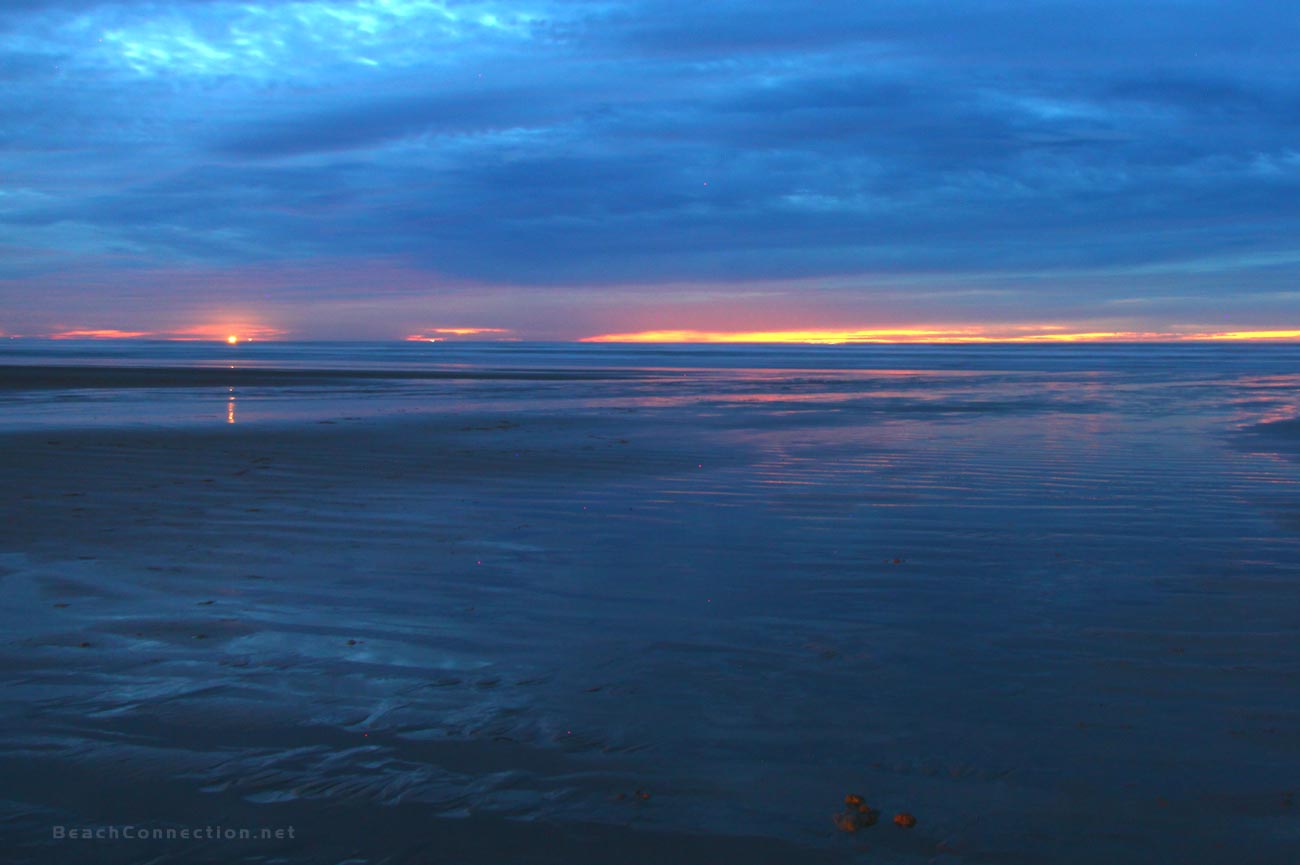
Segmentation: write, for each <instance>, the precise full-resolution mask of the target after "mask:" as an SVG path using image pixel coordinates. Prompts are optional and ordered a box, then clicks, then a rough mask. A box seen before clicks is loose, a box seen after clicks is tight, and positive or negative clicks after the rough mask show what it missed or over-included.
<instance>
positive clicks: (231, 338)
mask: <svg viewBox="0 0 1300 865" xmlns="http://www.w3.org/2000/svg"><path fill="white" fill-rule="evenodd" d="M226 342H228V343H230V344H231V345H234V344H235V343H237V342H239V337H237V336H235V335H234V334H233V333H232V334H231V335H230V336H228V337H226Z"/></svg>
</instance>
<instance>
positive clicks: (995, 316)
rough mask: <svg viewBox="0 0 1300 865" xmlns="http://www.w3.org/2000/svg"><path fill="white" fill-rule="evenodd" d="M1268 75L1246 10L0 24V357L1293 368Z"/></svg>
mask: <svg viewBox="0 0 1300 865" xmlns="http://www.w3.org/2000/svg"><path fill="white" fill-rule="evenodd" d="M1296 45H1300V16H1297V15H1295V14H1291V13H1290V12H1289V11H1288V10H1287V8H1286V5H1285V4H1281V3H1277V2H1268V3H1263V2H1249V0H1245V2H1233V3H1224V2H1221V0H1215V2H1164V0H1148V2H1145V3H1141V4H1134V3H1132V2H1131V0H1124V2H1112V0H1039V2H1033V3H1026V2H1000V0H945V2H938V0H872V2H862V0H853V2H838V0H825V2H818V3H808V2H785V0H745V2H733V0H708V2H701V0H691V2H685V0H661V2H618V0H612V2H578V0H568V2H560V0H539V2H531V0H512V2H501V3H498V2H425V0H318V2H257V0H240V2H225V0H154V2H144V0H104V2H100V0H4V3H3V4H0V118H2V120H0V333H2V334H5V335H9V336H15V335H18V336H39V335H55V334H76V335H97V334H98V335H103V336H114V335H116V336H131V335H135V336H170V337H177V338H204V339H206V338H224V335H225V334H227V333H232V334H233V333H238V334H239V335H241V337H243V338H272V337H278V338H295V339H402V338H407V337H420V338H429V339H473V338H494V339H496V338H508V339H561V340H567V339H591V338H597V339H599V338H613V337H619V338H629V339H631V338H641V339H734V338H742V337H743V336H744V335H746V334H750V335H767V336H771V337H773V338H793V339H797V338H801V337H804V336H809V335H811V336H822V337H826V338H828V339H838V338H847V339H853V338H876V337H879V338H885V339H892V338H900V339H911V338H947V337H953V338H972V339H984V338H1002V337H1016V338H1031V339H1036V338H1069V337H1071V336H1073V335H1076V334H1085V335H1095V336H1098V337H1102V338H1104V337H1105V336H1107V335H1116V334H1118V335H1136V336H1169V335H1191V334H1200V335H1208V336H1214V335H1224V334H1255V333H1258V332H1266V333H1281V334H1287V333H1288V332H1289V333H1290V335H1291V336H1300V283H1298V281H1297V275H1300V52H1297V51H1296ZM891 335H892V336H891ZM927 335H928V336H927ZM1089 338H1091V337H1089Z"/></svg>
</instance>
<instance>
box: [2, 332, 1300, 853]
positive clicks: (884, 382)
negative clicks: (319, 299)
mask: <svg viewBox="0 0 1300 865" xmlns="http://www.w3.org/2000/svg"><path fill="white" fill-rule="evenodd" d="M236 348H238V349H239V350H240V351H241V352H242V353H239V354H234V355H232V354H231V353H230V352H226V351H225V348H224V347H208V346H185V347H179V348H178V347H175V346H165V345H164V346H154V345H146V346H140V345H131V346H127V347H119V346H109V347H104V346H90V347H87V346H68V345H60V346H51V345H35V346H33V345H32V344H30V343H28V344H24V345H22V346H18V345H17V344H10V345H9V346H6V347H5V350H4V351H3V352H0V364H11V366H8V367H3V368H0V429H2V430H4V431H3V432H0V435H2V436H3V439H2V440H0V452H2V453H3V454H4V456H3V458H2V459H0V486H3V487H4V488H5V489H6V490H7V491H8V492H7V493H6V498H5V501H6V508H5V513H4V514H3V517H4V519H3V525H0V586H3V589H4V591H3V593H0V615H2V616H3V621H4V625H5V637H4V639H3V641H2V642H0V679H2V680H3V681H4V684H5V686H6V687H5V689H4V696H3V697H0V720H2V721H3V729H4V731H5V732H4V733H3V734H0V771H2V772H3V774H4V777H5V778H6V786H7V790H6V793H5V795H4V799H5V801H4V802H2V803H0V809H2V810H0V818H2V819H3V823H0V826H3V827H4V829H3V833H4V836H5V838H6V840H7V841H9V842H10V849H15V850H17V851H18V852H17V854H16V855H17V861H31V862H42V863H43V862H67V861H78V862H81V861H85V862H111V863H119V862H120V863H127V862H139V861H151V862H177V863H181V862H205V861H214V862H217V861H220V862H237V861H247V862H273V861H280V862H342V861H357V862H470V863H489V862H493V863H496V862H500V863H514V862H593V863H594V862H607V861H620V862H697V861H698V862H717V861H732V860H737V861H739V860H742V859H743V860H746V861H750V862H769V861H770V862H859V861H861V862H899V863H910V862H929V861H932V860H935V859H936V857H937V859H938V861H940V862H954V863H959V862H970V863H977V862H978V863H985V862H987V863H995V862H996V863H1039V862H1052V863H1055V862H1061V863H1097V862H1117V863H1129V862H1132V863H1147V862H1165V861H1168V862H1180V863H1201V862H1204V863H1219V862H1227V861H1232V862H1242V863H1284V862H1292V861H1295V858H1296V857H1295V855H1294V852H1295V851H1296V850H1298V849H1300V811H1298V810H1297V806H1296V804H1295V784H1296V770H1297V764H1298V761H1300V699H1297V697H1296V694H1297V693H1298V691H1297V684H1300V683H1298V682H1297V678H1298V677H1300V648H1298V646H1300V642H1298V641H1297V636H1300V603H1297V602H1298V601H1300V582H1298V579H1300V422H1297V421H1296V420H1295V418H1297V417H1300V348H1297V347H1287V346H1267V347H1250V348H1242V347H1234V346H1054V347H1027V346H1018V347H1011V348H1006V347H988V346H980V347H905V348H894V347H880V346H876V347H870V346H866V347H848V346H836V347H793V348H787V347H782V348H778V349H768V348H763V349H758V348H749V347H737V348H706V349H701V348H698V347H691V348H686V347H677V348H673V347H663V348H660V347H653V348H624V347H609V346H590V347H582V346H579V347H574V346H536V345H526V344H525V345H515V346H449V345H437V346H427V345H417V346H396V347H389V346H340V345H335V346H285V345H271V344H266V345H264V346H259V345H249V346H238V347H236ZM223 352H225V353H223ZM14 364H19V365H21V366H22V368H21V369H19V368H16V367H15V366H12V365H14ZM88 366H90V367H99V369H98V370H95V369H90V370H88V369H86V368H85V367H88ZM56 367H57V368H56ZM104 367H110V368H111V369H114V370H121V369H122V368H129V369H130V370H131V371H129V372H111V371H110V372H105V371H104V369H103V368H104ZM196 371H197V372H196ZM848 792H861V793H863V794H864V795H865V796H866V797H867V799H868V801H869V802H871V803H872V804H873V805H874V806H875V807H877V808H880V809H882V810H883V811H884V812H885V819H884V820H883V821H882V822H881V824H880V825H877V826H874V827H871V828H867V829H863V830H861V831H859V832H856V833H853V834H845V833H841V832H838V831H837V830H836V828H835V826H834V825H833V824H832V821H831V815H832V814H833V813H834V812H835V811H837V810H839V808H840V807H841V803H842V800H843V797H844V794H845V793H848ZM897 811H908V812H910V813H912V814H915V815H916V817H917V819H918V825H917V826H916V828H914V829H911V830H905V829H900V828H898V827H895V826H894V825H892V823H891V822H890V820H889V817H890V816H892V814H893V813H895V812H897ZM117 824H133V825H135V826H138V827H149V828H167V827H178V826H196V825H197V826H207V825H218V826H227V827H231V826H234V827H253V828H255V829H260V828H262V827H271V828H275V827H286V826H292V827H294V829H295V837H294V838H293V839H287V840H286V839H280V840H262V839H257V840H250V841H231V840H223V839H219V838H218V839H212V838H202V839H199V840H181V839H173V840H138V839H137V840H114V841H110V840H90V841H86V840H68V839H63V840H56V839H54V838H53V837H52V828H51V827H53V826H55V825H65V826H69V827H95V826H109V825H117Z"/></svg>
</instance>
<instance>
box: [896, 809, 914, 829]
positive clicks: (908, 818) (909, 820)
mask: <svg viewBox="0 0 1300 865" xmlns="http://www.w3.org/2000/svg"><path fill="white" fill-rule="evenodd" d="M894 825H896V826H902V827H903V828H904V829H911V828H912V827H913V826H915V825H916V818H915V817H913V816H912V815H911V814H908V813H907V812H906V811H903V812H902V813H899V814H895V815H894Z"/></svg>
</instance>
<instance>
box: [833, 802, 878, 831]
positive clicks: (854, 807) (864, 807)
mask: <svg viewBox="0 0 1300 865" xmlns="http://www.w3.org/2000/svg"><path fill="white" fill-rule="evenodd" d="M844 805H845V807H846V810H844V811H842V812H840V813H838V814H836V815H834V816H833V817H832V818H831V819H832V820H834V821H835V827H836V828H837V829H839V830H840V831H841V832H856V831H858V830H859V829H865V828H867V827H868V826H874V825H876V821H877V820H879V819H880V812H879V811H877V810H875V809H874V808H872V807H871V806H870V805H868V804H867V802H866V800H865V799H863V798H862V797H861V796H859V795H857V794H856V793H850V794H848V795H847V796H845V797H844Z"/></svg>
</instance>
